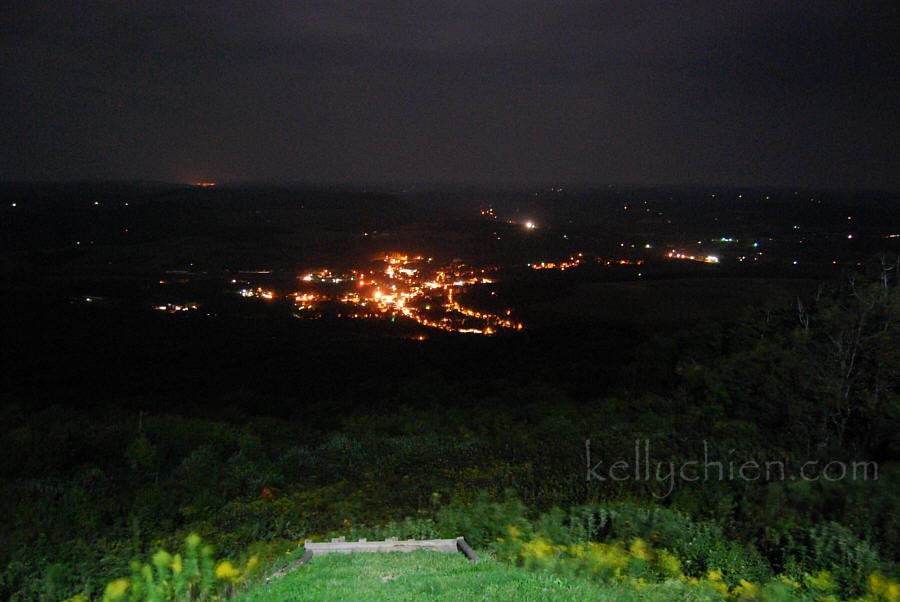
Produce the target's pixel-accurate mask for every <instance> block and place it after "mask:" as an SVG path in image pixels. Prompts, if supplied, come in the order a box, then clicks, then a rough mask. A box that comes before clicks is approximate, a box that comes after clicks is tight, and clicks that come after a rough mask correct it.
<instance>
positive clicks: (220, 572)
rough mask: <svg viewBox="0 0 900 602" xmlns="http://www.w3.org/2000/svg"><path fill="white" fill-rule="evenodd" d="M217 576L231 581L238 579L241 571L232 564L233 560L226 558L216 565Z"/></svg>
mask: <svg viewBox="0 0 900 602" xmlns="http://www.w3.org/2000/svg"><path fill="white" fill-rule="evenodd" d="M216 577H217V578H219V579H230V580H231V581H237V580H238V579H240V577H241V572H240V571H239V570H238V569H236V568H235V567H234V565H232V564H231V561H229V560H226V561H224V562H220V563H219V564H218V565H217V566H216Z"/></svg>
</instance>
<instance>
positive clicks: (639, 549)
mask: <svg viewBox="0 0 900 602" xmlns="http://www.w3.org/2000/svg"><path fill="white" fill-rule="evenodd" d="M628 551H630V552H631V555H632V556H634V557H635V558H639V559H640V560H643V561H645V562H646V561H647V560H649V559H650V554H649V552H648V551H647V544H645V543H644V540H642V539H640V538H639V537H635V538H634V540H633V541H632V542H631V547H630V548H628Z"/></svg>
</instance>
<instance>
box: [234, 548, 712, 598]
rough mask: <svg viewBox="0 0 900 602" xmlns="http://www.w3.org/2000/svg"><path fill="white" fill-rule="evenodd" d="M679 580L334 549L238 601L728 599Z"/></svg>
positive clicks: (427, 554) (444, 556)
mask: <svg viewBox="0 0 900 602" xmlns="http://www.w3.org/2000/svg"><path fill="white" fill-rule="evenodd" d="M720 599H721V598H719V597H718V596H715V595H713V593H712V592H709V591H708V590H706V589H700V588H689V587H686V586H684V585H683V584H682V583H680V582H677V581H673V582H667V583H663V584H660V585H652V586H647V587H646V588H644V589H641V590H640V591H637V590H635V589H632V588H629V587H625V586H618V585H610V584H604V583H600V582H598V581H595V580H592V579H590V578H586V577H562V576H558V575H554V574H551V573H547V572H543V571H529V570H527V569H524V568H520V567H515V566H511V565H509V564H507V563H505V562H502V561H499V560H494V559H492V558H483V559H482V562H481V563H479V564H478V565H474V564H472V563H471V562H470V561H469V560H467V559H466V558H465V557H463V556H462V555H461V554H459V555H450V554H441V553H438V552H426V551H421V552H411V553H384V554H371V553H361V554H350V555H344V554H329V555H327V556H320V557H317V558H313V559H312V560H311V561H310V562H309V563H308V564H306V565H303V566H301V567H299V568H298V569H297V570H295V571H293V572H291V573H288V574H287V575H285V576H284V577H282V578H281V579H278V580H273V581H272V583H270V584H269V585H263V586H259V587H257V588H255V589H253V590H251V591H250V592H248V593H246V594H244V595H242V596H239V597H237V598H235V599H234V600H235V602H262V601H266V602H268V601H273V602H274V601H277V602H289V601H299V600H329V601H336V600H353V601H357V600H391V601H394V600H472V601H475V600H479V601H483V600H488V601H493V600H521V601H527V600H599V601H604V600H609V601H610V602H612V601H615V600H625V601H628V600H720Z"/></svg>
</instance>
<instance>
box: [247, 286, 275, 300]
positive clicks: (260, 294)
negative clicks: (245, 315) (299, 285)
mask: <svg viewBox="0 0 900 602" xmlns="http://www.w3.org/2000/svg"><path fill="white" fill-rule="evenodd" d="M240 295H241V297H245V298H253V299H266V300H267V301H271V300H272V299H274V298H275V293H273V292H272V291H269V290H265V289H263V288H262V287H258V288H255V289H254V288H242V289H241V291H240Z"/></svg>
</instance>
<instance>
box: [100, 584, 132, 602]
mask: <svg viewBox="0 0 900 602" xmlns="http://www.w3.org/2000/svg"><path fill="white" fill-rule="evenodd" d="M129 585H131V582H130V581H128V579H116V580H115V581H113V582H111V583H109V584H108V585H107V586H106V590H105V591H104V592H103V602H114V601H115V600H121V599H122V597H123V596H124V595H125V592H126V591H127V590H128V586H129Z"/></svg>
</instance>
